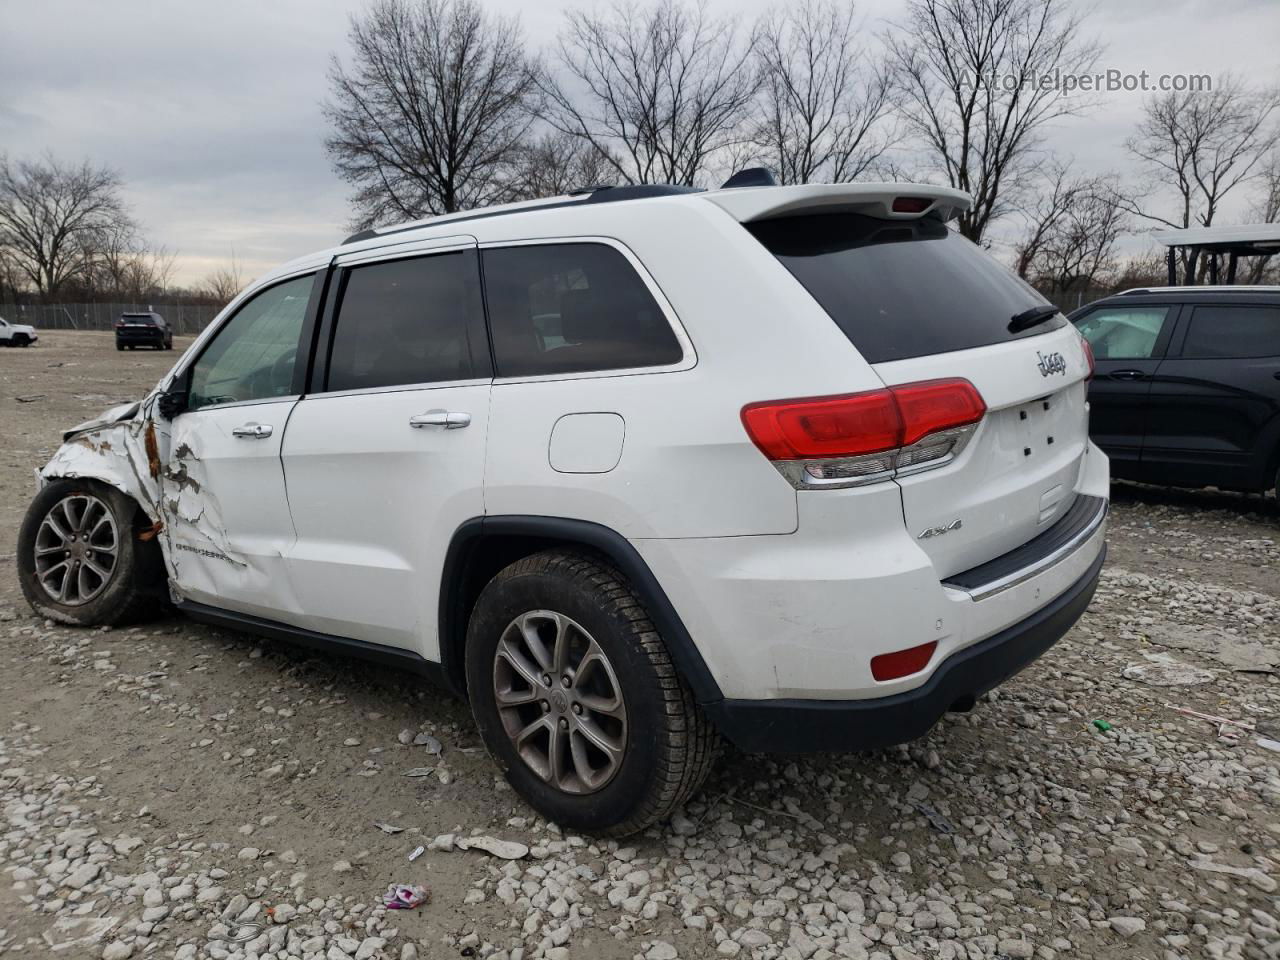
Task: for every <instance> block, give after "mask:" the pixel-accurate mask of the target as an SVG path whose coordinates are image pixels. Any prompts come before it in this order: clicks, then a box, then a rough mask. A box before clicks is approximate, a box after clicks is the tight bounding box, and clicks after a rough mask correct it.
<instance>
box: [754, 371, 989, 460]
mask: <svg viewBox="0 0 1280 960" xmlns="http://www.w3.org/2000/svg"><path fill="white" fill-rule="evenodd" d="M986 412H987V405H986V404H985V403H983V401H982V396H981V395H980V394H979V393H978V391H977V390H976V389H975V388H974V386H973V384H971V383H970V382H969V381H968V380H928V381H925V382H923V383H908V384H903V385H902V386H897V387H890V388H888V389H887V390H871V391H869V392H867V393H851V394H847V395H845V396H838V397H810V398H807V399H802V400H779V401H771V402H767V403H752V404H748V405H747V406H745V407H743V408H742V424H743V426H745V427H746V428H747V435H748V436H750V437H751V439H752V441H753V442H754V443H755V445H756V446H757V447H759V448H760V450H761V451H762V452H763V453H764V455H765V456H766V457H768V458H769V459H770V460H805V459H810V458H815V459H816V458H823V457H856V456H860V455H862V454H868V453H879V452H881V451H884V450H893V449H896V448H898V447H904V446H907V445H908V444H912V443H915V442H916V441H918V440H920V439H922V438H923V437H926V436H928V435H929V434H931V433H936V432H938V431H939V430H946V429H949V428H952V427H963V426H967V425H968V424H971V423H977V422H978V421H979V420H981V419H982V417H983V415H984V414H985V413H986Z"/></svg>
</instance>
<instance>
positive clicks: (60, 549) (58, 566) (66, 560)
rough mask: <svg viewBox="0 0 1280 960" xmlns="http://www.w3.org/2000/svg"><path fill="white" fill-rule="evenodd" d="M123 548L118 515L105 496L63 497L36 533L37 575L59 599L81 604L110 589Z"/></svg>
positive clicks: (40, 581)
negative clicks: (114, 512) (102, 497)
mask: <svg viewBox="0 0 1280 960" xmlns="http://www.w3.org/2000/svg"><path fill="white" fill-rule="evenodd" d="M119 551H120V537H119V533H118V531H117V530H116V522H115V518H114V517H113V516H112V515H111V510H110V509H109V508H108V507H107V505H106V504H105V503H104V502H103V501H101V500H99V499H98V498H97V497H94V496H91V495H89V494H84V493H77V494H73V495H72V496H69V497H64V498H63V499H61V500H59V501H58V502H57V503H55V504H54V505H53V506H52V507H51V508H50V510H49V512H48V513H46V514H45V515H44V519H43V520H41V521H40V529H39V530H38V531H37V532H36V541H35V570H36V580H37V581H38V582H39V583H40V586H41V588H42V589H43V590H44V592H45V593H47V594H48V595H49V596H50V597H51V598H52V599H53V600H55V601H57V602H58V603H61V604H65V605H67V606H71V607H76V606H80V605H81V604H85V603H88V602H89V601H90V600H92V599H94V598H95V597H97V596H98V595H99V594H100V593H102V591H103V590H105V589H106V588H107V584H108V583H110V582H111V577H112V574H114V573H115V570H116V563H117V562H118V560H119Z"/></svg>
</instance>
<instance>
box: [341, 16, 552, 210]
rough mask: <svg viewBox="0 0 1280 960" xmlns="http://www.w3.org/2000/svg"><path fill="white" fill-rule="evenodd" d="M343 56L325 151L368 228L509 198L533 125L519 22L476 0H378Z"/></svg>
mask: <svg viewBox="0 0 1280 960" xmlns="http://www.w3.org/2000/svg"><path fill="white" fill-rule="evenodd" d="M350 41H351V46H352V47H353V54H352V63H351V66H350V68H349V69H348V68H344V67H343V65H342V63H341V62H340V61H339V59H338V58H337V57H336V56H335V57H334V58H333V60H332V63H331V66H330V70H329V84H330V88H331V100H330V101H329V102H328V103H326V104H325V107H324V110H325V115H326V117H327V118H328V120H329V122H330V123H331V124H332V125H333V132H332V133H331V134H330V135H329V137H328V138H327V139H326V141H325V148H326V149H327V150H328V153H329V157H330V159H331V161H332V163H333V166H334V169H335V170H336V171H337V172H338V174H339V175H340V176H341V177H342V178H343V179H344V180H346V181H347V182H348V183H350V184H352V185H353V186H354V187H355V188H356V191H355V194H354V196H353V197H352V202H353V205H354V207H355V211H356V217H355V219H356V222H357V224H358V225H359V226H372V225H375V224H379V223H384V222H387V221H391V220H404V219H416V218H419V217H422V216H426V215H429V214H436V213H450V212H453V211H455V210H464V209H467V208H469V207H474V206H481V205H484V204H488V203H493V202H497V201H501V200H503V199H506V197H507V194H508V193H509V191H510V190H511V183H510V177H511V171H512V169H513V167H514V165H515V163H516V161H517V160H518V157H519V153H520V147H521V142H522V140H523V138H524V136H525V133H526V131H527V130H528V128H529V125H530V123H531V122H532V111H533V109H534V107H535V104H536V100H537V86H536V84H535V79H534V78H535V74H536V71H537V68H536V64H535V63H534V62H532V61H531V60H530V58H529V57H527V56H526V55H525V53H524V40H523V37H522V34H521V30H520V25H519V22H518V21H516V20H513V19H505V18H502V17H496V16H492V15H489V14H486V13H485V12H484V10H483V9H482V8H481V6H480V4H479V3H478V2H476V0H375V2H374V3H373V4H372V5H371V6H369V7H368V8H367V9H366V10H365V11H364V12H363V13H362V14H360V15H353V16H352V17H351V27H350Z"/></svg>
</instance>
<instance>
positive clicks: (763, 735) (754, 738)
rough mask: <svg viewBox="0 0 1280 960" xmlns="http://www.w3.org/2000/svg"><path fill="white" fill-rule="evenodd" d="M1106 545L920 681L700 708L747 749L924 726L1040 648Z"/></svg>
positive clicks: (1085, 586) (906, 735) (1057, 631)
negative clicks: (1049, 594)
mask: <svg viewBox="0 0 1280 960" xmlns="http://www.w3.org/2000/svg"><path fill="white" fill-rule="evenodd" d="M1105 557H1106V549H1105V547H1104V548H1103V549H1102V550H1101V551H1100V552H1099V553H1098V555H1097V557H1096V559H1095V560H1094V561H1093V563H1092V564H1091V565H1090V566H1089V568H1088V570H1087V571H1086V572H1085V573H1084V575H1083V576H1081V577H1080V578H1079V579H1078V580H1077V581H1076V582H1075V583H1074V584H1072V585H1071V586H1070V587H1069V588H1068V589H1067V590H1066V591H1064V592H1063V593H1061V594H1059V595H1058V596H1057V597H1055V598H1054V599H1053V600H1052V601H1050V602H1049V603H1048V604H1046V605H1045V606H1044V607H1041V608H1040V609H1039V610H1037V611H1035V612H1034V613H1033V614H1031V615H1030V616H1028V617H1027V618H1025V619H1024V620H1022V621H1020V622H1018V623H1015V624H1013V625H1012V626H1010V627H1007V628H1005V629H1004V630H1002V631H1000V632H999V633H997V634H995V635H993V636H990V637H988V638H986V639H985V640H982V641H979V642H978V643H975V644H972V645H970V646H968V647H965V648H963V649H961V650H959V651H957V652H956V653H954V654H952V655H951V656H949V657H948V658H947V659H945V660H944V661H942V662H941V663H940V664H938V666H937V668H936V669H935V670H934V671H933V673H932V675H931V676H930V677H929V679H928V680H927V681H926V682H925V683H924V684H922V685H921V686H918V687H915V688H913V689H911V690H907V691H904V692H902V693H898V694H893V695H891V696H887V697H878V698H873V699H866V700H800V699H786V700H721V701H718V702H716V703H709V704H705V705H704V707H703V709H704V710H705V711H706V712H707V714H708V715H709V716H710V718H711V720H712V721H713V722H714V723H715V724H716V726H717V727H718V728H719V730H720V732H721V733H722V734H723V735H724V736H725V737H726V738H727V739H728V740H730V741H731V742H732V743H733V744H734V745H735V746H736V747H738V748H739V749H740V750H744V751H747V752H749V753H826V752H848V751H853V750H870V749H876V748H879V747H887V746H892V745H893V744H897V743H906V742H908V741H910V740H915V739H917V738H918V737H921V736H923V735H924V734H926V733H927V732H928V731H929V730H930V729H931V728H932V727H933V725H934V724H935V723H937V722H938V719H939V718H940V717H941V716H942V715H943V714H944V713H946V712H947V711H948V710H950V709H952V708H953V707H959V708H965V707H967V706H969V705H971V704H972V702H973V700H974V699H975V698H977V697H978V696H981V695H982V694H983V693H986V692H987V691H988V690H990V689H992V688H993V687H996V686H998V685H1000V684H1001V683H1003V682H1004V681H1006V680H1008V679H1009V678H1010V677H1012V676H1013V675H1014V674H1016V673H1017V672H1018V671H1020V670H1022V669H1023V668H1024V667H1026V666H1027V665H1029V664H1030V663H1032V662H1033V661H1034V660H1035V659H1036V658H1037V657H1039V656H1040V655H1041V654H1043V653H1044V652H1045V651H1046V650H1048V649H1049V648H1050V647H1051V646H1053V645H1054V644H1055V643H1057V641H1058V640H1059V639H1060V638H1061V637H1062V636H1063V635H1064V634H1065V633H1066V632H1067V631H1068V630H1070V629H1071V627H1072V626H1073V625H1074V624H1075V622H1076V621H1077V620H1078V619H1079V618H1080V615H1081V614H1083V613H1084V611H1085V608H1087V607H1088V606H1089V601H1090V600H1092V599H1093V592H1094V589H1095V588H1096V587H1097V585H1098V577H1099V576H1100V575H1101V572H1102V564H1103V561H1104V559H1105Z"/></svg>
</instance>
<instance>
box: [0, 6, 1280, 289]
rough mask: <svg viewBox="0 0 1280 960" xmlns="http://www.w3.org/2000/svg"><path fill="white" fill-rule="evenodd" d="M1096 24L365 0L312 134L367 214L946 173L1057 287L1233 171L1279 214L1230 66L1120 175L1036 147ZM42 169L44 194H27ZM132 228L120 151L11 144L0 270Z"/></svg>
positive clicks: (1179, 215) (908, 14)
mask: <svg viewBox="0 0 1280 960" xmlns="http://www.w3.org/2000/svg"><path fill="white" fill-rule="evenodd" d="M1087 31H1088V24H1087V17H1086V13H1084V12H1081V8H1078V7H1077V6H1075V5H1073V4H1070V3H1069V2H1068V0H904V3H903V6H902V11H901V14H900V15H899V17H898V18H896V19H895V20H893V21H891V22H888V23H884V24H871V25H869V24H868V23H867V22H866V21H865V20H863V19H861V18H860V17H859V15H858V11H857V8H856V7H855V5H854V3H853V2H852V0H797V2H794V3H789V4H786V5H780V6H778V7H777V8H775V9H774V10H772V11H770V12H768V13H766V14H764V15H763V16H761V17H760V18H759V19H758V20H757V21H756V22H753V23H749V22H743V21H742V19H741V18H740V17H738V16H736V15H731V14H729V15H717V14H716V13H714V12H713V11H712V9H711V8H710V7H709V6H708V5H707V4H706V2H704V0H650V2H648V3H647V4H646V3H634V2H632V3H627V2H623V0H615V2H614V4H613V5H612V6H605V7H596V8H593V9H590V10H586V9H576V10H570V11H569V12H567V13H565V14H564V18H563V21H562V23H561V25H560V29H559V31H558V34H557V36H556V39H555V41H554V42H553V43H552V44H551V45H550V47H549V48H548V49H546V50H542V51H535V50H533V49H532V48H531V46H530V44H529V43H528V42H527V41H526V37H525V34H524V30H523V27H522V25H521V22H520V21H519V19H517V18H513V17H506V16H501V15H498V14H496V13H494V12H492V11H489V10H487V9H486V8H485V7H484V6H483V5H482V3H481V2H480V0H372V2H371V3H369V4H368V5H367V6H366V7H364V8H363V9H362V10H361V11H360V12H358V13H356V14H353V15H352V16H351V18H350V25H349V38H348V39H349V44H348V49H347V51H345V52H344V53H343V54H341V55H339V54H335V55H334V56H333V57H332V58H331V63H330V68H329V72H328V96H327V98H326V99H325V101H324V104H323V109H324V114H325V117H326V121H327V123H328V133H327V135H326V137H325V141H324V148H325V150H326V152H327V155H328V157H329V159H330V162H331V163H332V166H333V169H334V171H335V172H336V173H337V175H338V176H339V177H341V178H342V179H343V180H344V181H345V182H347V183H348V184H349V185H350V187H351V190H352V193H351V203H352V210H353V224H352V225H353V227H355V228H358V229H362V228H365V227H370V226H381V225H386V224H389V223H394V222H403V221H406V220H414V219H419V218H422V217H427V216H432V215H436V214H442V213H451V212H455V211H459V210H466V209H469V208H473V207H477V206H484V205H490V204H495V203H503V202H510V201H516V200H524V199H531V198H537V197H546V196H554V195H558V194H562V193H565V192H567V191H570V190H574V189H580V188H584V187H587V186H591V185H595V184H604V183H613V184H644V183H658V182H661V183H675V184H685V185H690V186H715V185H718V183H719V182H721V181H722V180H723V179H724V178H725V177H726V176H727V175H728V174H729V173H731V172H733V171H734V170H736V169H740V168H742V167H746V166H757V165H758V166H765V167H768V168H770V169H771V170H772V171H773V172H774V174H775V176H776V177H777V178H778V180H779V182H781V183H785V184H799V183H811V182H843V181H850V180H899V181H900V180H912V181H917V182H924V183H936V184H943V185H947V186H951V187H955V188H958V189H961V190H964V191H966V192H968V193H969V194H971V195H972V196H973V198H974V206H973V208H972V209H971V210H970V211H968V212H967V213H966V214H964V215H963V216H962V217H961V218H960V220H959V222H958V223H957V225H956V226H957V229H958V230H959V231H960V232H961V233H962V234H964V235H965V236H967V237H968V238H969V239H971V240H973V241H974V242H976V243H982V244H984V245H987V246H994V245H997V244H999V245H1000V246H1002V247H1003V248H1005V249H1003V250H1002V252H1004V253H1006V254H1007V256H1008V259H1009V260H1010V261H1011V262H1012V265H1013V266H1014V268H1015V269H1016V270H1017V272H1018V273H1019V274H1020V275H1021V276H1023V277H1025V278H1026V279H1028V280H1031V281H1033V282H1034V283H1036V284H1037V285H1038V286H1040V287H1041V289H1043V290H1045V291H1046V292H1057V293H1060V292H1067V291H1072V290H1076V289H1079V288H1081V287H1082V286H1096V285H1099V284H1100V283H1121V282H1126V281H1127V280H1134V281H1136V282H1139V283H1147V282H1151V281H1152V280H1159V279H1161V278H1163V276H1164V266H1163V263H1162V262H1161V263H1157V262H1156V261H1155V259H1154V258H1153V257H1151V256H1149V257H1147V258H1145V259H1143V258H1139V259H1137V260H1130V261H1128V262H1122V261H1121V260H1120V258H1118V256H1117V254H1116V250H1117V242H1118V240H1119V239H1120V238H1121V237H1122V236H1123V235H1124V234H1126V233H1132V232H1137V231H1139V230H1141V229H1145V228H1150V227H1151V226H1155V225H1166V226H1175V227H1189V226H1197V225H1200V226H1208V225H1211V224H1213V223H1215V222H1220V218H1221V216H1222V210H1223V207H1224V204H1225V203H1226V202H1227V200H1228V198H1229V197H1230V198H1233V202H1234V197H1235V195H1236V194H1238V193H1245V192H1248V193H1249V194H1250V195H1251V196H1252V199H1253V200H1254V204H1253V206H1252V208H1251V209H1250V211H1249V216H1250V218H1252V219H1257V220H1264V221H1271V220H1275V219H1276V217H1277V214H1278V213H1280V210H1278V209H1277V208H1278V207H1280V148H1278V147H1277V144H1278V142H1280V92H1278V91H1277V89H1276V88H1274V87H1272V88H1260V87H1256V86H1251V85H1250V84H1248V83H1247V82H1245V81H1244V80H1242V79H1240V78H1238V77H1235V76H1231V75H1225V76H1220V77H1217V78H1215V83H1214V85H1213V89H1212V90H1211V91H1209V92H1198V91H1196V92H1169V93H1158V94H1154V95H1151V96H1149V97H1147V98H1146V100H1145V101H1144V106H1143V115H1142V119H1141V121H1140V123H1139V124H1138V126H1137V128H1136V129H1135V130H1134V131H1133V132H1132V134H1131V136H1130V137H1129V138H1128V139H1127V140H1126V142H1125V144H1124V146H1125V148H1126V151H1127V153H1128V155H1129V156H1130V157H1131V158H1132V160H1133V165H1132V172H1131V174H1130V175H1128V176H1122V175H1121V174H1120V173H1119V172H1115V173H1109V174H1103V175H1097V174H1084V173H1082V172H1080V171H1079V170H1078V169H1077V168H1076V166H1075V164H1074V163H1073V162H1072V160H1071V158H1069V157H1064V156H1059V155H1055V154H1053V153H1052V152H1051V151H1050V150H1049V149H1048V148H1047V146H1046V142H1045V136H1046V133H1047V131H1048V128H1049V127H1050V125H1051V124H1054V123H1055V122H1058V121H1062V120H1064V119H1066V118H1073V117H1074V118H1077V127H1076V128H1077V129H1080V130H1082V131H1087V126H1086V123H1087V118H1088V116H1089V115H1091V114H1092V113H1094V112H1095V111H1097V110H1098V109H1099V108H1100V106H1101V105H1102V103H1103V97H1102V95H1101V94H1099V93H1096V92H1079V91H1077V92H1074V93H1071V94H1064V93H1063V92H1061V91H1060V90H1059V89H1057V88H1055V87H1054V86H1053V85H1051V84H1046V83H1044V82H1042V81H1043V79H1044V78H1045V77H1051V76H1054V75H1076V76H1080V75H1089V74H1092V73H1093V72H1095V70H1096V68H1097V67H1098V65H1099V63H1100V60H1101V58H1102V56H1103V54H1104V52H1105V49H1104V47H1103V46H1102V44H1101V43H1100V42H1099V41H1098V40H1097V39H1095V38H1093V37H1091V36H1090V35H1089V34H1088V32H1087ZM55 184H57V187H56V188H55ZM42 193H50V194H52V195H53V197H54V198H55V199H54V200H53V201H51V202H49V203H47V204H46V203H45V202H44V201H39V202H37V201H34V200H32V199H31V198H32V196H33V195H40V194H42ZM77 197H80V198H81V199H79V200H77V199H76V198H77ZM87 197H91V198H93V202H89V200H88V199H87ZM37 220H38V221H40V222H41V223H42V224H45V226H43V227H41V228H40V229H39V230H36V228H34V227H32V225H31V224H32V223H33V221H37ZM996 224H1001V226H1000V228H999V229H998V230H994V231H993V229H992V228H993V225H996ZM36 233H39V234H40V235H39V236H36V235H35V234H36ZM72 237H74V239H70V238H72ZM138 237H139V233H138V230H137V226H136V224H133V223H132V221H131V220H130V218H129V217H128V215H127V213H126V212H125V211H124V209H123V205H122V204H120V203H119V181H118V178H116V177H115V175H114V174H112V173H111V172H110V171H107V170H101V169H95V168H92V167H90V166H88V165H84V166H82V167H64V166H61V165H59V164H58V163H56V162H55V161H54V160H52V159H51V158H45V159H44V160H40V161H19V162H12V163H11V162H9V161H2V162H0V293H3V285H4V284H5V283H9V284H10V285H11V286H13V285H26V286H27V287H29V288H31V289H34V290H36V291H38V292H39V293H40V294H42V295H44V296H45V297H46V298H48V297H51V296H54V295H57V294H58V293H60V292H62V291H65V290H66V289H67V287H68V284H70V285H72V286H76V287H79V288H98V287H104V286H110V285H116V286H118V287H119V288H120V289H125V288H129V287H130V285H133V286H134V287H135V288H136V287H137V286H139V285H143V284H145V283H148V282H149V283H152V284H153V285H154V284H155V283H157V282H158V283H160V284H161V285H163V282H164V280H165V278H166V276H167V274H166V269H165V264H166V256H168V255H167V254H166V252H164V251H153V250H147V249H146V247H145V245H144V244H142V243H141V242H140V241H139V239H138ZM112 238H115V239H114V240H112ZM112 251H117V252H116V253H112ZM168 262H169V263H171V259H170V260H169V261H168ZM1207 267H1208V264H1207V263H1196V262H1190V263H1186V262H1184V268H1187V269H1189V270H1190V271H1191V273H1192V274H1193V275H1197V276H1203V274H1204V272H1205V271H1206V270H1207ZM1250 269H1251V270H1252V273H1251V274H1250V279H1253V280H1255V281H1256V280H1258V279H1261V278H1262V276H1263V273H1264V271H1266V270H1268V269H1270V270H1272V271H1274V267H1268V266H1267V264H1266V263H1265V261H1260V260H1257V261H1255V262H1254V263H1253V264H1252V266H1251V268H1250ZM148 270H150V271H151V275H148V274H147V271H148ZM130 271H133V272H132V273H130ZM1147 274H1151V276H1147ZM15 277H16V280H15V279H14V278H15ZM1139 277H1140V278H1139ZM6 278H7V279H6ZM219 280H221V281H223V282H221V283H219V282H218V281H219ZM235 283H238V276H235V275H232V276H223V277H221V278H214V277H211V278H210V279H209V281H208V282H207V283H206V285H205V286H206V287H207V288H208V289H209V291H210V292H213V291H215V290H217V289H218V288H225V287H227V286H229V285H234V284H235Z"/></svg>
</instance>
